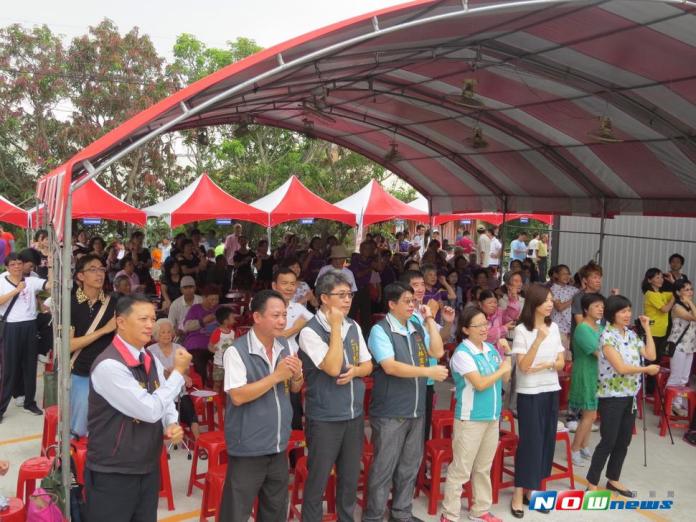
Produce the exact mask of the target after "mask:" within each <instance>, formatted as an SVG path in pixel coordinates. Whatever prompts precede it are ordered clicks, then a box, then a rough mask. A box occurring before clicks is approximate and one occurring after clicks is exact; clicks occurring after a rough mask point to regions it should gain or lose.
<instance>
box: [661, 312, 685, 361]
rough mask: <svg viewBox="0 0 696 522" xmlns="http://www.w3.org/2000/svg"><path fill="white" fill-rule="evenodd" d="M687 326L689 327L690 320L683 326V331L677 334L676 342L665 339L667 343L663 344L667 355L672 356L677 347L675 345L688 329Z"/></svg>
mask: <svg viewBox="0 0 696 522" xmlns="http://www.w3.org/2000/svg"><path fill="white" fill-rule="evenodd" d="M689 328H691V321H689V324H687V325H686V328H684V331H683V332H682V333H681V335H680V336H679V339H677V342H676V343H674V342H672V341H667V344H666V345H665V353H666V354H667V355H668V356H669V357H672V356H673V355H674V352H675V351H676V349H677V346H678V345H679V343H680V342H681V341H682V339H683V338H684V336H685V335H686V332H688V331H689Z"/></svg>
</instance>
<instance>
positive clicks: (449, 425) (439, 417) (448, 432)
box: [430, 410, 454, 439]
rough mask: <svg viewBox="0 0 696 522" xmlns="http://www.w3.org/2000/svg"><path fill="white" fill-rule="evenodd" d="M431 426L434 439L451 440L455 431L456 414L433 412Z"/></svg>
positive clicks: (445, 411) (441, 411)
mask: <svg viewBox="0 0 696 522" xmlns="http://www.w3.org/2000/svg"><path fill="white" fill-rule="evenodd" d="M430 426H431V429H432V438H433V439H451V438H452V432H453V430H454V413H453V412H452V411H451V410H433V418H432V421H431V423H430Z"/></svg>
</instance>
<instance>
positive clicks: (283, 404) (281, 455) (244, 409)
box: [220, 290, 303, 522]
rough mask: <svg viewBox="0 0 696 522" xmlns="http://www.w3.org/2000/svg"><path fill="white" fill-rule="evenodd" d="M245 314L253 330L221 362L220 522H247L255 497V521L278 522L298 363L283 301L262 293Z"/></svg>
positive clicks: (282, 515)
mask: <svg viewBox="0 0 696 522" xmlns="http://www.w3.org/2000/svg"><path fill="white" fill-rule="evenodd" d="M250 309H251V312H252V314H253V318H254V326H253V327H252V329H251V330H249V332H248V333H247V334H246V335H244V336H242V337H240V338H239V339H236V340H235V341H234V343H233V344H232V346H230V347H229V348H228V349H227V351H226V352H225V355H224V356H223V364H224V367H225V392H226V393H227V394H228V395H229V397H228V398H227V407H226V415H225V442H226V443H227V454H228V456H229V459H228V464H227V477H226V478H225V486H224V488H223V492H222V502H221V505H220V520H224V521H226V522H247V521H248V520H249V517H250V516H251V508H252V506H253V504H254V499H255V498H256V497H257V496H258V499H259V507H258V512H257V520H259V521H261V522H281V521H285V519H286V518H287V515H288V513H287V510H288V482H289V476H288V459H287V457H286V455H285V451H286V449H287V446H288V439H289V438H290V428H291V426H290V424H291V422H292V406H291V405H290V392H291V391H292V392H295V393H296V392H298V391H300V389H301V388H302V383H303V378H302V363H301V362H300V360H299V359H298V358H297V357H296V356H294V355H292V354H291V353H290V349H289V348H288V343H287V341H286V339H285V338H284V337H283V332H284V331H285V327H286V324H287V321H286V309H285V301H284V300H283V296H282V295H280V294H279V293H278V292H276V291H275V290H262V291H260V292H258V293H257V294H256V295H255V296H254V298H253V300H252V301H251V305H250Z"/></svg>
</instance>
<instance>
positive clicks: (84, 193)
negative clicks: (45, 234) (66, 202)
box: [29, 179, 147, 227]
mask: <svg viewBox="0 0 696 522" xmlns="http://www.w3.org/2000/svg"><path fill="white" fill-rule="evenodd" d="M43 210H44V206H43V205H39V207H38V208H37V207H34V208H32V209H30V210H29V223H30V224H31V225H32V226H33V227H39V226H45V224H44V223H43V221H44V211H43ZM89 218H99V219H108V220H111V221H124V222H126V223H132V224H134V225H138V226H141V227H144V226H145V223H146V222H147V215H146V214H145V212H143V211H142V210H140V209H137V208H135V207H134V206H132V205H129V204H128V203H126V202H125V201H122V200H121V199H119V198H117V197H116V196H114V195H113V194H112V193H111V192H109V191H108V190H106V189H105V188H104V187H102V186H101V185H100V184H99V183H97V182H96V181H95V180H93V179H91V180H89V181H88V182H87V183H85V184H84V185H82V186H81V187H80V188H78V189H77V190H76V191H75V192H73V194H72V219H89Z"/></svg>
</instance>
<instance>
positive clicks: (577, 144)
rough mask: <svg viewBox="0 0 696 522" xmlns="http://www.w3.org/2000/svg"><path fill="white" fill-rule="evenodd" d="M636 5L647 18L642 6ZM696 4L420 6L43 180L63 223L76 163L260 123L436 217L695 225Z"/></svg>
mask: <svg viewBox="0 0 696 522" xmlns="http://www.w3.org/2000/svg"><path fill="white" fill-rule="evenodd" d="M637 6H638V7H637ZM695 26H696V7H695V6H694V2H692V1H689V2H687V1H678V2H677V1H659V0H653V1H643V2H636V0H602V1H598V0H576V1H573V2H570V1H567V0H544V1H539V0H506V1H495V0H468V1H467V2H462V1H461V0H416V1H413V2H409V3H406V4H402V5H397V6H393V7H389V8H386V9H382V10H380V11H376V12H371V13H366V14H364V15H361V16H357V17H355V18H352V19H349V20H346V21H343V22H340V23H337V24H333V25H330V26H328V27H325V28H323V29H319V30H317V31H313V32H311V33H308V34H305V35H303V36H301V37H298V38H295V39H292V40H289V41H287V42H285V43H283V44H280V45H277V46H274V47H271V48H268V49H265V50H263V51H261V52H259V53H257V54H254V55H253V56H250V57H248V58H246V59H244V60H240V61H238V62H235V63H234V64H231V65H229V66H228V67H225V68H223V69H221V70H219V71H217V72H215V73H214V74H212V75H210V76H208V77H206V78H203V79H201V80H200V81H198V82H196V83H194V84H192V85H190V86H188V87H187V88H185V89H182V90H181V91H179V92H177V93H175V94H173V95H172V96H170V97H168V98H166V99H165V100H162V101H161V102H159V103H157V104H156V105H154V106H153V107H151V108H149V109H147V110H145V111H143V112H141V113H140V114H138V115H136V116H134V117H133V118H131V119H130V120H128V121H127V122H125V123H124V124H123V125H121V126H119V127H117V128H116V129H114V130H112V131H111V132H109V133H108V134H106V135H105V136H103V137H102V138H100V139H99V140H97V141H95V142H94V143H92V144H91V145H90V146H88V147H87V148H85V149H84V150H82V151H81V152H79V153H78V154H77V155H76V156H74V157H73V158H72V159H70V160H69V161H68V162H66V163H65V164H64V165H62V166H61V167H59V168H57V169H56V170H55V171H53V172H52V173H50V174H49V175H48V176H47V177H45V178H43V179H42V180H40V182H39V186H38V191H37V192H38V195H39V197H40V198H43V199H44V200H45V201H47V202H48V204H49V208H50V211H51V215H52V216H53V218H54V222H55V223H56V224H57V225H60V224H61V223H62V221H61V220H62V217H61V215H62V213H63V210H64V202H65V195H66V193H67V190H68V186H69V183H70V178H71V177H72V176H73V175H74V174H76V175H78V176H81V175H82V174H83V173H84V172H86V167H85V166H83V165H82V161H84V160H90V161H92V162H93V165H94V166H95V168H97V169H100V168H104V167H105V166H107V165H108V164H109V162H112V161H114V160H115V159H116V158H117V157H118V156H119V155H121V154H125V153H126V152H128V150H129V147H131V146H133V147H135V146H140V143H141V142H139V140H141V141H144V140H143V138H146V137H147V138H154V137H155V135H156V133H162V132H167V131H171V130H178V129H188V128H194V127H200V126H205V125H219V124H230V123H233V124H234V123H240V122H244V123H248V122H255V123H258V124H263V125H272V126H276V127H282V128H286V129H292V130H297V131H300V132H305V133H307V134H310V135H312V136H314V137H317V138H322V139H326V140H329V141H331V142H333V143H336V144H339V145H341V146H345V147H348V148H350V149H352V150H355V151H357V152H359V153H361V154H363V155H365V156H367V157H369V158H371V159H373V160H374V161H376V162H379V163H380V164H382V165H384V166H385V167H387V168H389V169H390V170H391V171H393V172H395V173H396V174H398V175H399V176H401V177H402V178H403V179H405V180H406V181H408V182H409V183H410V184H411V185H413V186H414V187H415V188H416V189H417V190H418V191H419V192H420V193H422V194H424V195H426V196H427V197H428V198H429V199H430V201H431V202H432V207H433V211H434V213H436V214H438V213H439V214H444V213H457V212H468V211H478V210H485V211H498V212H500V211H502V210H503V209H507V210H508V211H510V212H548V213H556V214H584V215H595V216H599V215H602V214H604V215H607V216H611V215H616V214H621V213H626V214H643V215H687V216H694V215H696V205H694V199H695V198H696V141H695V139H694V136H696V59H695V58H696V40H694V36H693V35H694V31H693V30H692V29H693V27H695Z"/></svg>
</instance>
